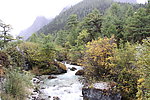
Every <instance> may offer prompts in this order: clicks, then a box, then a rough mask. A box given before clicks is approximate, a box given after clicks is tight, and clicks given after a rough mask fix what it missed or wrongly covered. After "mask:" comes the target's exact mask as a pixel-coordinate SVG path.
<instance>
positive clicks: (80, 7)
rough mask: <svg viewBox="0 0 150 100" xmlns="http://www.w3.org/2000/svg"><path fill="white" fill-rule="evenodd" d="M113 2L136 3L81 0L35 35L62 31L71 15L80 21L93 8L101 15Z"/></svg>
mask: <svg viewBox="0 0 150 100" xmlns="http://www.w3.org/2000/svg"><path fill="white" fill-rule="evenodd" d="M114 1H115V2H121V3H136V0H83V1H82V2H80V3H78V4H76V5H74V6H72V7H70V8H69V9H67V10H65V11H62V12H61V13H60V14H59V15H58V16H56V17H55V19H54V20H53V21H52V22H50V23H49V24H47V25H45V26H44V27H42V28H41V29H40V30H39V31H38V32H37V33H44V34H49V33H54V32H56V31H58V30H61V29H63V28H64V26H65V24H66V22H67V19H68V17H69V16H70V15H72V14H77V15H78V19H79V20H80V19H82V18H83V17H85V16H86V15H87V14H88V13H90V12H91V11H92V10H93V9H95V8H96V9H98V10H100V12H101V13H104V12H105V10H106V9H107V8H108V7H110V5H111V4H112V3H113V2H114Z"/></svg>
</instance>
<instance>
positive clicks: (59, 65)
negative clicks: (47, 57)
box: [52, 61, 67, 74]
mask: <svg viewBox="0 0 150 100" xmlns="http://www.w3.org/2000/svg"><path fill="white" fill-rule="evenodd" d="M54 65H55V66H56V67H57V70H56V71H54V72H53V73H52V74H63V73H66V72H67V67H66V65H65V64H63V63H61V62H58V61H56V62H55V63H54Z"/></svg>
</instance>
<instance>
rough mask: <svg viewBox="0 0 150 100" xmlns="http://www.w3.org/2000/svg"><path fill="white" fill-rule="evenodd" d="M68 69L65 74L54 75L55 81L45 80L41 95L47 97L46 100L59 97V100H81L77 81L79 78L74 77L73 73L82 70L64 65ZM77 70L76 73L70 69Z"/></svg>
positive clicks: (80, 85)
mask: <svg viewBox="0 0 150 100" xmlns="http://www.w3.org/2000/svg"><path fill="white" fill-rule="evenodd" d="M66 67H67V68H68V71H67V73H65V74H61V75H56V77H57V78H56V79H45V80H44V84H43V85H42V86H43V87H45V89H43V90H42V92H43V94H44V95H46V96H49V99H48V100H53V98H55V97H59V98H60V100H83V98H82V87H83V85H82V84H81V82H80V81H79V79H80V78H81V76H76V75H75V73H76V72H77V71H78V70H80V69H82V68H81V67H80V66H75V65H69V64H66ZM72 67H75V68H77V70H76V71H71V70H70V68H72Z"/></svg>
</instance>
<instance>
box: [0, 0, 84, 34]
mask: <svg viewBox="0 0 150 100" xmlns="http://www.w3.org/2000/svg"><path fill="white" fill-rule="evenodd" d="M79 1H82V0H0V19H1V20H2V21H3V22H5V23H6V24H11V26H12V27H13V30H12V34H13V35H14V36H15V35H17V34H19V32H20V31H21V30H24V29H26V28H27V27H29V26H30V25H32V23H33V22H34V20H35V19H36V17H37V16H45V17H47V18H53V17H55V16H56V15H58V14H59V13H60V11H61V10H62V9H63V8H64V7H66V6H68V5H72V4H76V3H78V2H79Z"/></svg>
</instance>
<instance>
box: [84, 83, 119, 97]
mask: <svg viewBox="0 0 150 100" xmlns="http://www.w3.org/2000/svg"><path fill="white" fill-rule="evenodd" d="M113 87H115V86H113ZM113 87H112V85H111V84H110V82H100V83H95V84H92V85H91V86H85V87H83V88H82V94H83V100H121V94H120V93H118V92H116V91H114V90H113V89H112V88H113Z"/></svg>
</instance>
